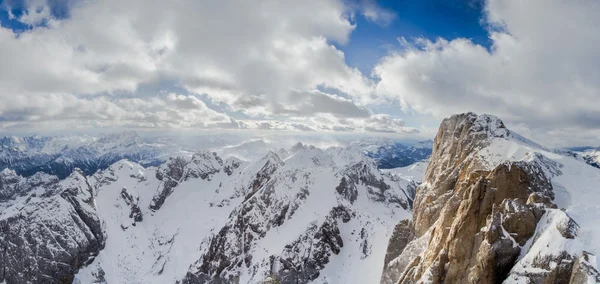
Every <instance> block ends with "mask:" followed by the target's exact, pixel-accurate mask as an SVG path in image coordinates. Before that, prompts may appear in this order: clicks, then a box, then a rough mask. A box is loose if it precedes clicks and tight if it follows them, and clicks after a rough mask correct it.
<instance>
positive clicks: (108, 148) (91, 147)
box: [0, 132, 191, 179]
mask: <svg viewBox="0 0 600 284" xmlns="http://www.w3.org/2000/svg"><path fill="white" fill-rule="evenodd" d="M174 155H187V156H190V155H191V153H190V152H189V151H186V150H184V149H183V148H182V147H180V146H178V145H177V144H172V143H170V144H168V143H146V142H144V141H143V140H142V139H141V138H140V137H139V136H138V135H137V133H135V132H122V133H116V134H110V135H106V136H100V137H96V136H86V135H84V136H57V137H40V136H31V137H14V136H13V137H4V138H0V169H3V168H9V169H13V170H15V171H16V172H17V173H18V174H20V175H23V176H30V175H33V174H35V173H37V172H44V173H48V174H52V175H56V176H58V177H59V178H61V179H62V178H65V177H67V176H68V175H70V174H71V172H72V171H73V170H74V169H75V168H79V169H80V170H81V171H82V172H83V173H84V174H88V175H89V174H93V173H95V172H96V171H97V170H99V169H105V168H107V167H108V166H110V165H111V164H113V163H115V162H117V161H119V160H121V159H128V160H131V161H135V162H138V163H140V164H142V165H145V166H151V165H158V164H160V163H162V162H164V161H165V160H166V159H168V158H169V157H170V156H174Z"/></svg>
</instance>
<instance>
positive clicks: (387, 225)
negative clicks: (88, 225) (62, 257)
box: [75, 145, 415, 283]
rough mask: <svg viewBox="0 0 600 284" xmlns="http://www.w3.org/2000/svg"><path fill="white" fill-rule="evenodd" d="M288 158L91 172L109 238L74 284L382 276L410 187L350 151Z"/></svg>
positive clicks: (216, 158) (302, 152)
mask: <svg viewBox="0 0 600 284" xmlns="http://www.w3.org/2000/svg"><path fill="white" fill-rule="evenodd" d="M297 146H298V145H297ZM286 152H287V153H290V154H289V156H288V157H286V158H285V159H282V158H281V157H279V156H278V154H277V153H275V152H268V153H267V154H266V155H265V156H264V157H263V158H261V159H258V160H256V161H255V162H252V163H248V162H243V161H241V160H239V159H237V158H234V157H230V158H228V159H225V160H223V159H222V158H221V157H220V155H218V154H217V153H210V152H201V153H197V154H194V155H193V157H192V158H189V159H185V158H184V159H181V158H172V159H170V160H169V161H167V162H165V163H164V164H162V165H160V166H159V167H157V168H156V167H150V168H144V167H142V166H140V165H139V164H136V163H133V162H128V161H120V162H118V163H115V164H113V165H112V166H110V167H109V168H108V169H106V170H103V171H100V172H98V173H96V174H94V175H93V176H92V177H91V178H90V181H91V182H90V184H91V186H92V188H94V192H95V193H96V204H97V207H98V214H99V216H100V219H101V220H103V223H104V224H105V230H106V234H107V235H108V236H110V237H109V238H108V239H107V242H106V247H105V249H104V250H102V251H101V252H100V254H99V255H98V257H97V258H96V260H95V261H94V262H93V263H92V264H91V265H89V266H87V267H85V268H83V269H82V270H80V272H79V273H78V274H77V275H76V278H75V283H91V282H94V281H99V280H102V279H103V280H105V281H106V282H107V283H174V282H175V281H183V283H205V281H207V280H208V279H213V280H215V279H221V281H226V283H228V281H233V279H239V281H240V283H258V282H260V281H262V280H265V279H267V278H268V277H270V276H271V277H275V278H277V279H280V280H281V279H287V280H285V281H287V282H284V283H288V282H290V281H292V280H293V281H294V282H293V283H295V281H296V279H304V280H302V283H307V282H311V281H316V282H318V283H321V282H323V281H329V283H345V282H347V281H352V279H354V280H356V279H362V280H361V281H363V282H372V281H373V279H378V277H379V271H380V270H381V267H382V266H383V254H385V243H386V241H387V238H388V237H389V234H390V233H391V229H392V228H393V224H394V223H395V222H396V220H398V219H403V218H407V217H408V216H410V206H411V202H412V198H413V196H414V187H415V185H414V183H413V182H412V181H407V180H404V179H401V178H399V177H394V176H391V175H389V174H383V173H381V172H380V171H379V170H378V169H377V167H376V164H375V163H374V161H372V160H371V159H369V158H367V157H364V156H363V155H362V154H360V153H359V154H358V155H356V154H352V152H351V151H350V150H349V149H347V148H335V147H331V148H328V149H326V150H322V149H319V148H316V147H314V146H307V145H302V146H298V147H295V148H293V149H289V150H286ZM343 180H344V182H343ZM169 182H172V184H171V185H169V186H166V187H165V185H166V184H168V183H169ZM165 188H168V190H167V191H165ZM167 192H168V193H167ZM164 193H167V194H164ZM162 196H164V198H162ZM157 197H158V198H157ZM161 198H162V200H163V201H162V205H161V206H159V207H157V206H155V205H156V200H158V199H161ZM362 228H364V229H362ZM331 238H333V239H335V240H336V241H334V242H333V243H332V242H330V240H332V239H331ZM302 255H304V257H302ZM190 265H191V267H190ZM340 271H345V273H340ZM340 277H343V278H340ZM290 283H292V282H290Z"/></svg>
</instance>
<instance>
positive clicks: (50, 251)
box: [0, 170, 106, 283]
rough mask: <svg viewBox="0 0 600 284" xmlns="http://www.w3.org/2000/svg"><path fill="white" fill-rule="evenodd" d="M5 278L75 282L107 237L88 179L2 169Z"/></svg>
mask: <svg viewBox="0 0 600 284" xmlns="http://www.w3.org/2000/svg"><path fill="white" fill-rule="evenodd" d="M0 192H2V194H1V195H0V212H1V213H0V253H1V254H2V255H1V257H0V282H2V283H71V282H72V281H73V277H74V275H75V273H77V271H78V270H79V268H81V267H82V266H85V265H87V264H89V263H91V262H92V261H93V260H94V258H95V256H96V255H97V254H98V253H99V251H100V250H101V249H102V248H103V247H104V244H105V240H106V236H105V232H104V231H103V230H102V226H101V221H100V220H99V218H98V215H97V214H96V207H95V200H94V197H93V194H92V188H91V187H90V185H89V183H88V180H87V178H86V177H85V176H84V175H82V173H81V172H79V171H75V172H73V173H72V174H71V175H70V176H69V177H67V178H66V179H65V180H62V181H60V182H59V181H58V179H57V178H56V177H54V176H49V175H46V174H42V173H38V174H36V175H33V176H31V177H29V178H22V177H21V176H18V175H16V173H15V172H14V171H10V170H4V171H3V172H2V173H0Z"/></svg>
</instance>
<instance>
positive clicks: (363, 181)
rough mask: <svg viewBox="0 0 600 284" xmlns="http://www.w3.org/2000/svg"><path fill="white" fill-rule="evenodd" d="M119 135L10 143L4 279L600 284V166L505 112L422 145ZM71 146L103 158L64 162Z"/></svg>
mask: <svg viewBox="0 0 600 284" xmlns="http://www.w3.org/2000/svg"><path fill="white" fill-rule="evenodd" d="M119 137H120V138H118V139H117V137H113V138H114V139H113V138H110V139H113V140H110V141H115V142H114V143H112V142H111V143H108V144H110V145H114V147H113V148H110V149H109V148H106V147H104V146H102V147H100V146H98V145H108V144H107V143H106V141H104V142H103V141H98V140H93V141H85V142H82V143H81V144H82V145H81V146H78V147H73V148H71V147H68V148H69V149H72V150H61V151H54V150H53V151H50V150H44V151H42V150H35V151H31V149H48V147H50V146H48V145H50V144H48V142H47V141H46V142H43V143H42V142H36V141H39V140H36V139H25V138H23V139H24V140H18V139H12V140H11V141H4V142H2V143H3V144H2V145H4V146H3V147H4V148H3V152H2V155H3V156H2V157H3V163H4V164H3V166H2V167H3V168H4V169H3V170H2V171H1V172H0V253H1V255H0V283H7V284H13V283H108V284H119V283H179V284H205V283H206V284H208V283H211V284H221V283H244V284H245V283H290V284H291V283H329V284H336V283H382V284H388V283H600V273H599V272H598V271H599V267H598V264H599V263H600V258H599V257H598V255H600V227H599V226H598V225H597V224H596V223H597V222H596V220H598V219H600V205H599V204H598V200H600V189H599V187H600V170H598V169H597V168H594V167H592V166H590V165H589V164H588V163H586V159H585V158H584V157H583V156H581V155H579V154H576V153H573V152H568V151H558V150H551V149H547V148H545V147H543V146H540V145H539V144H536V143H534V142H532V141H530V140H528V139H526V138H524V137H522V136H520V135H518V134H517V133H514V132H512V131H511V130H509V129H507V128H506V126H505V125H504V123H503V122H502V121H501V120H500V119H498V118H496V117H494V116H491V115H476V114H474V113H465V114H459V115H454V116H452V117H450V118H447V119H445V120H444V121H443V122H442V123H441V125H440V128H439V131H438V134H437V136H436V137H435V140H434V141H433V142H427V141H425V142H422V143H418V144H416V145H414V146H399V145H400V144H395V143H388V142H385V143H372V142H367V144H369V145H375V146H372V147H370V146H368V145H367V144H365V143H366V142H364V141H363V142H357V143H350V144H349V145H347V146H343V147H327V148H318V147H315V146H311V145H305V144H303V143H297V144H295V145H294V146H293V147H289V148H281V149H279V150H277V151H265V153H261V155H258V154H257V152H258V151H257V150H254V149H256V147H259V148H264V147H265V145H264V144H265V143H264V141H263V142H261V141H252V142H250V143H248V144H240V145H238V146H235V147H227V148H221V149H220V150H218V151H205V150H203V151H196V152H195V153H194V154H193V155H188V154H186V153H187V152H185V153H184V154H183V155H177V154H169V155H166V154H165V155H159V153H166V152H167V151H158V150H156V149H162V148H160V147H159V146H157V145H155V144H148V143H145V142H141V141H138V139H137V138H135V136H132V135H129V136H127V135H126V137H125V138H123V136H119ZM107 139H108V138H107ZM130 142H131V143H130ZM40 143H42V144H40ZM98 143H100V144H98ZM23 145H25V146H23ZM94 145H95V146H94ZM127 145H131V146H127ZM140 145H141V146H140ZM132 147H133V148H132ZM59 148H60V149H64V147H59ZM134 148H137V149H142V150H141V152H142V153H151V154H147V155H146V154H141V153H140V154H135V155H130V154H129V153H136V152H135V151H134V150H133V149H134ZM27 149H29V151H27ZM53 149H55V148H53ZM111 149H113V150H111ZM116 149H129V150H131V151H128V152H124V151H121V150H119V151H116ZM147 149H151V150H147ZM177 149H179V148H177ZM427 149H429V150H427ZM71 151H75V152H77V153H81V152H83V151H85V153H89V155H88V154H86V155H67V154H66V153H71ZM28 153H36V154H35V155H30V156H31V157H35V158H32V159H31V161H30V162H29V163H26V164H22V163H20V162H19V163H17V161H23V159H22V157H23V155H25V156H26V157H29V154H28ZM39 153H48V155H47V156H43V155H42V154H39ZM56 153H59V154H56ZM169 153H172V151H169ZM236 153H241V154H242V155H241V156H243V157H241V158H240V157H237V156H236ZM11 155H14V157H13V156H11ZM44 155H45V154H44ZM429 155H431V156H430V157H429ZM42 156H43V157H44V158H41V157H42ZM62 157H69V160H73V161H78V162H77V163H73V164H72V165H81V162H80V161H83V160H84V159H74V158H72V157H93V159H91V158H90V159H87V160H86V161H90V163H92V161H93V163H95V164H94V165H95V167H96V169H95V170H93V171H92V170H87V169H86V170H83V169H79V168H77V167H74V169H72V170H71V171H69V174H66V175H61V174H59V175H58V177H57V176H56V175H51V174H49V173H52V174H58V173H64V172H65V171H63V170H60V171H53V170H51V169H53V168H54V167H55V166H56V165H57V159H61V158H62ZM101 157H111V158H110V159H108V158H106V159H103V158H101ZM153 157H154V158H153ZM155 157H164V158H162V159H158V158H155ZM382 157H391V158H393V160H395V161H402V162H401V163H402V165H403V166H404V167H400V168H397V167H396V168H392V169H383V168H389V167H388V166H385V165H383V163H384V162H383V161H386V159H382ZM117 158H118V160H117V161H116V162H111V163H110V165H108V166H106V167H98V166H97V164H98V163H99V162H98V161H112V159H117ZM427 158H428V159H427ZM62 159H66V158H62ZM148 159H152V160H153V161H158V162H156V163H145V162H142V161H147V160H148ZM424 159H425V160H424ZM387 160H388V161H389V159H387ZM33 161H35V162H33ZM59 161H60V160H59ZM406 161H410V162H406ZM392 164H393V163H392ZM7 165H10V166H7ZM15 165H19V166H18V167H17V168H15ZM20 165H23V166H20ZM31 165H35V166H31ZM63 165H64V164H61V165H60V166H57V167H59V168H61V169H62V167H63ZM390 167H391V166H390ZM34 168H38V169H39V170H35V172H34V173H32V172H29V171H30V169H34ZM380 168H381V169H380ZM25 173H27V174H25Z"/></svg>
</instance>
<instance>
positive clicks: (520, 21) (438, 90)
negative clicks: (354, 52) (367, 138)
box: [373, 0, 600, 143]
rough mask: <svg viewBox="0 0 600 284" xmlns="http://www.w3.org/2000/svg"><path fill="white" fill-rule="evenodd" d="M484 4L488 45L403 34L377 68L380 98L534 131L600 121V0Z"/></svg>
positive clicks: (588, 125)
mask: <svg viewBox="0 0 600 284" xmlns="http://www.w3.org/2000/svg"><path fill="white" fill-rule="evenodd" d="M485 11H486V16H485V19H484V20H485V21H484V25H486V26H487V27H488V28H489V36H490V39H491V42H492V46H491V48H490V49H489V50H488V49H486V48H485V47H483V46H480V45H477V44H474V43H473V42H471V41H470V40H468V39H462V38H459V39H455V40H452V41H447V40H444V39H438V40H436V41H429V40H426V39H417V40H413V41H409V40H406V39H400V41H401V44H403V48H402V51H399V52H395V53H392V54H390V55H389V56H387V57H385V58H383V59H382V60H381V62H380V63H379V64H378V65H377V66H376V67H375V69H374V70H373V74H374V75H375V76H377V77H378V78H379V80H380V81H379V82H378V83H377V86H376V89H375V90H376V93H377V94H378V95H379V98H380V99H382V100H397V101H399V102H400V104H401V105H402V107H403V108H404V109H405V110H415V111H417V112H421V113H429V114H432V115H434V116H436V117H439V118H441V117H445V116H447V115H449V114H452V113H457V112H464V111H476V112H488V113H493V114H496V115H498V116H500V117H502V118H504V119H505V120H507V121H509V122H513V124H514V125H525V126H526V127H527V128H528V129H531V130H532V135H534V138H535V137H539V138H542V135H540V134H541V133H542V132H544V131H546V130H547V129H548V128H554V129H557V128H563V129H570V130H568V131H567V130H564V131H567V132H571V131H573V132H575V131H574V130H576V129H579V131H583V129H589V128H592V129H600V124H599V123H598V122H599V121H600V104H598V101H600V68H598V66H600V51H599V50H598V49H597V48H596V47H597V46H598V44H600V32H599V27H600V18H598V17H597V16H596V15H597V14H598V13H599V12H600V2H597V1H563V0H549V1H541V0H537V1H536V0H534V1H519V0H489V1H487V2H486V6H485ZM558 19H568V20H558ZM536 130H539V131H536ZM536 133H537V134H536ZM597 139H598V137H597V136H596V141H595V143H597ZM588 142H591V141H588ZM550 143H551V142H550Z"/></svg>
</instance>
